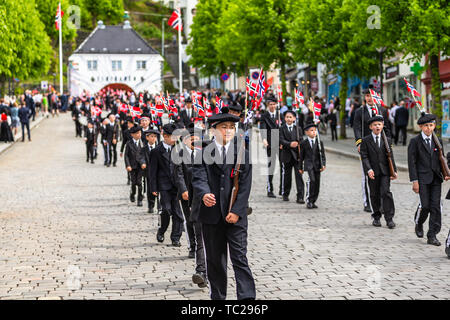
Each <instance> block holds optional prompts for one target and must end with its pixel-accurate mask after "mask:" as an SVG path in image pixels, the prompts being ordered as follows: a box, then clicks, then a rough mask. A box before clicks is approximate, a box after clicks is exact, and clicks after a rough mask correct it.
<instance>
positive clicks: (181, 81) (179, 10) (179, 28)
mask: <svg viewBox="0 0 450 320" xmlns="http://www.w3.org/2000/svg"><path fill="white" fill-rule="evenodd" d="M178 13H179V14H180V23H179V24H178V68H179V74H180V75H179V79H180V85H179V86H180V97H181V95H182V94H183V70H182V67H183V65H182V61H181V28H182V26H183V19H182V17H181V7H180V2H178Z"/></svg>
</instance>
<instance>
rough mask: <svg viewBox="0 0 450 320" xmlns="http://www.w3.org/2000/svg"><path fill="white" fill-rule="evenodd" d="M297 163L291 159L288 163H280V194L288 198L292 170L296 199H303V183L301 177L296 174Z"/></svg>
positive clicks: (298, 173)
mask: <svg viewBox="0 0 450 320" xmlns="http://www.w3.org/2000/svg"><path fill="white" fill-rule="evenodd" d="M299 168H300V167H299V163H298V161H295V159H292V160H291V161H290V162H282V163H281V185H282V187H281V194H282V195H284V196H289V194H290V192H291V185H292V169H294V176H295V184H296V186H297V199H302V200H303V199H304V197H305V183H304V182H303V176H302V175H301V174H300V172H298V170H299Z"/></svg>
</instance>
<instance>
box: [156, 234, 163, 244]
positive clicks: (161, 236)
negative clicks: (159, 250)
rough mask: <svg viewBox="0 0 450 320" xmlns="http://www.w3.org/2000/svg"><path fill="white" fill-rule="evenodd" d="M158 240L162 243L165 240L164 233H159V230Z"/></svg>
mask: <svg viewBox="0 0 450 320" xmlns="http://www.w3.org/2000/svg"><path fill="white" fill-rule="evenodd" d="M156 240H157V241H158V242H160V243H162V242H164V235H163V234H159V232H158V233H157V234H156Z"/></svg>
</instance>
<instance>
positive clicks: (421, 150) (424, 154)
mask: <svg viewBox="0 0 450 320" xmlns="http://www.w3.org/2000/svg"><path fill="white" fill-rule="evenodd" d="M440 143H441V145H442V142H441V141H440ZM431 149H432V151H431V152H430V150H429V148H428V146H427V144H426V142H425V141H424V140H423V138H422V134H421V133H419V134H418V135H417V136H415V137H414V138H412V139H411V141H410V142H409V145H408V169H409V180H410V181H416V180H417V181H419V183H422V184H430V183H431V182H432V181H433V173H435V174H436V175H437V176H438V178H439V179H440V180H441V182H442V181H443V176H442V172H441V165H440V162H439V150H438V148H437V147H436V145H435V144H434V141H433V139H431Z"/></svg>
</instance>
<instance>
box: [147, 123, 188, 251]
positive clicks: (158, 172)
mask: <svg viewBox="0 0 450 320" xmlns="http://www.w3.org/2000/svg"><path fill="white" fill-rule="evenodd" d="M175 130H176V126H175V124H173V123H169V124H166V125H164V126H163V140H162V141H161V143H160V144H158V145H157V146H156V148H155V149H154V150H153V151H152V155H151V160H150V177H149V181H150V191H151V192H152V193H153V195H154V196H155V197H156V196H158V193H159V194H160V201H161V209H162V213H161V226H160V228H159V229H158V232H157V234H156V240H157V241H158V242H164V233H165V232H166V230H167V228H168V227H169V223H170V217H172V232H171V234H170V239H171V240H172V245H173V246H175V247H180V246H181V243H180V238H181V234H182V232H183V221H184V219H183V214H182V213H181V208H180V204H179V202H178V197H177V196H178V189H177V184H176V172H175V165H174V163H173V161H172V157H171V152H172V148H174V146H175V142H176V137H175V136H173V135H172V133H173V132H174V131H175Z"/></svg>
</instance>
